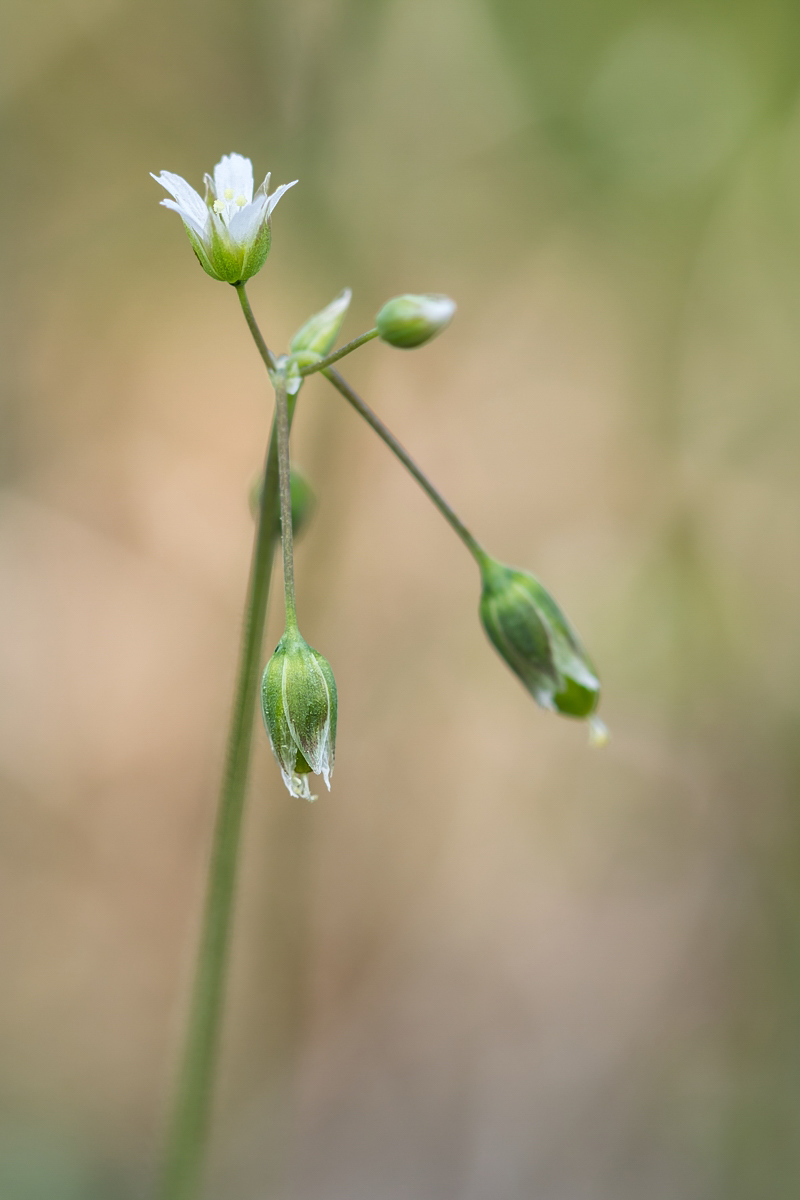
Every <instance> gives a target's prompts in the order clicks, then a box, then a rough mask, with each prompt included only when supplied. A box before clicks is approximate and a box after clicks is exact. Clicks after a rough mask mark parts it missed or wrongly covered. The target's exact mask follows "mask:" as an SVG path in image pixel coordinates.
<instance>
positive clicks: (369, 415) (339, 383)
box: [322, 369, 490, 567]
mask: <svg viewBox="0 0 800 1200" xmlns="http://www.w3.org/2000/svg"><path fill="white" fill-rule="evenodd" d="M322 373H323V375H324V376H325V378H326V379H328V380H330V382H331V383H332V384H333V386H334V387H335V388H336V389H337V390H338V391H339V392H341V394H342V395H343V396H344V398H345V400H347V401H349V403H350V404H352V406H353V408H354V409H355V410H356V412H357V413H358V414H359V416H362V417H363V418H364V420H365V421H366V422H367V424H368V425H370V426H371V427H372V428H373V429H374V430H375V432H376V433H377V435H378V437H379V438H381V439H382V440H383V441H384V442H385V443H386V445H387V446H388V447H389V449H390V450H391V452H392V454H394V455H395V456H396V457H397V458H399V459H400V462H401V463H402V464H403V466H404V467H405V468H406V470H408V471H410V472H411V474H412V475H413V476H414V478H415V479H416V481H417V483H418V484H419V486H420V487H421V488H422V490H423V491H424V492H426V493H427V495H428V496H429V497H430V499H431V500H432V501H433V503H434V504H435V505H436V507H437V508H438V510H439V512H440V513H441V514H442V516H443V517H444V519H445V520H446V521H447V522H448V523H449V524H450V525H451V527H452V528H453V529H454V530H455V532H456V533H457V534H458V536H459V537H460V538H461V541H462V542H463V543H464V545H465V546H466V547H467V549H468V550H469V552H470V554H471V555H472V557H473V558H474V559H475V561H476V562H477V564H478V566H479V567H483V566H486V564H487V563H488V562H489V561H490V559H489V555H488V554H487V553H486V551H485V550H484V549H483V547H482V546H481V544H480V543H479V542H478V540H477V538H475V537H473V535H472V534H471V533H470V531H469V530H468V529H467V527H466V525H465V524H464V522H463V521H462V520H461V518H460V517H459V515H458V513H456V512H455V511H454V510H453V509H452V508H451V507H450V505H449V504H448V503H447V501H446V500H445V498H444V496H443V495H442V493H441V492H440V491H439V490H438V488H436V487H434V485H433V484H432V483H431V481H430V479H428V476H427V475H426V474H425V472H424V471H423V470H422V469H421V468H420V467H418V466H417V464H416V463H415V462H414V460H413V458H412V457H411V455H410V454H409V453H408V451H407V450H406V449H405V447H404V446H402V445H401V444H400V442H398V440H397V438H396V437H395V436H394V434H393V433H392V431H391V429H389V428H388V427H387V426H386V425H384V423H383V421H382V420H381V419H380V417H379V416H378V415H377V413H374V412H373V411H372V409H371V408H370V406H369V405H368V404H367V402H366V401H365V400H362V399H361V397H360V396H359V394H358V393H357V392H355V391H353V389H352V388H351V387H350V384H349V383H348V382H347V381H346V380H345V379H343V378H342V376H341V375H340V374H339V372H338V371H333V370H330V369H327V370H323V372H322Z"/></svg>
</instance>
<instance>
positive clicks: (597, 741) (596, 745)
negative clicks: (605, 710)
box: [589, 717, 611, 750]
mask: <svg viewBox="0 0 800 1200" xmlns="http://www.w3.org/2000/svg"><path fill="white" fill-rule="evenodd" d="M610 740H611V734H610V733H609V732H608V726H607V725H606V723H605V721H601V720H600V718H599V717H590V718H589V745H590V746H591V747H592V748H593V749H595V750H602V748H603V746H607V745H608V743H609V741H610Z"/></svg>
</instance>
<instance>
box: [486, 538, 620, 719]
mask: <svg viewBox="0 0 800 1200" xmlns="http://www.w3.org/2000/svg"><path fill="white" fill-rule="evenodd" d="M481 576H482V582H483V591H482V593H481V600H480V610H479V611H480V617H481V621H482V622H483V627H484V629H485V630H486V633H487V635H488V637H489V640H490V641H491V642H492V644H493V645H494V647H495V649H496V650H497V651H498V653H499V654H500V655H501V656H502V657H503V658H504V659H505V661H506V662H507V663H508V665H509V667H510V668H511V670H512V671H513V672H514V674H515V675H516V676H517V677H518V678H519V679H520V680H521V681H522V683H523V684H524V686H525V687H526V688H527V690H528V691H529V692H530V694H531V695H532V696H533V698H534V700H535V701H536V702H537V704H540V705H541V706H542V708H549V709H551V710H552V711H554V712H558V713H561V714H562V715H563V716H566V717H578V718H579V719H583V718H587V717H589V718H590V717H591V716H592V714H593V713H594V710H595V709H596V708H597V704H598V702H599V699H600V681H599V680H598V678H597V673H596V671H595V668H594V665H593V664H592V661H591V659H590V658H589V655H588V654H587V653H586V651H585V649H584V648H583V645H582V643H581V641H580V639H579V637H578V635H577V633H576V632H575V630H574V629H573V628H572V626H571V625H570V623H569V621H568V620H567V618H566V617H565V616H564V614H563V613H562V611H561V609H560V608H559V607H558V605H557V604H556V602H555V600H554V599H553V597H552V596H551V595H550V593H549V592H548V591H547V590H546V589H545V588H544V587H542V585H541V583H539V580H538V579H536V578H535V577H534V576H533V575H530V574H529V573H528V572H527V571H517V570H515V569H514V568H513V567H506V566H503V564H502V563H499V562H496V561H495V560H494V559H487V561H486V562H485V563H484V564H483V566H482V567H481ZM600 728H601V725H600V723H599V721H598V720H597V719H595V721H594V723H593V725H592V730H593V731H597V733H599V730H600ZM603 728H604V727H603ZM593 738H594V740H598V739H597V735H596V734H593Z"/></svg>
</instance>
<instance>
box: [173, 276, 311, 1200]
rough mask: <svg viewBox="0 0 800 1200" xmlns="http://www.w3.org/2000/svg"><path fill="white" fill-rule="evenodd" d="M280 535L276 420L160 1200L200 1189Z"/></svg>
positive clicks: (186, 1199) (264, 350)
mask: <svg viewBox="0 0 800 1200" xmlns="http://www.w3.org/2000/svg"><path fill="white" fill-rule="evenodd" d="M237 291H238V293H239V299H240V301H241V304H242V308H243V309H244V314H245V317H246V319H247V323H248V325H249V326H250V331H251V333H252V334H253V338H254V340H255V343H256V346H257V347H258V350H259V353H260V354H261V357H262V358H263V360H264V362H265V364H266V365H267V367H270V366H271V364H272V363H274V359H273V357H272V354H271V353H270V351H269V348H268V347H267V344H266V342H265V341H264V338H263V337H262V336H261V332H260V330H259V329H258V326H257V325H256V323H255V319H254V317H253V314H252V311H251V309H250V305H249V303H248V302H247V297H246V295H245V292H244V287H243V286H242V285H237ZM293 413H294V397H293V398H292V404H291V412H289V413H288V414H286V415H287V421H288V423H290V422H291V419H292V416H293ZM277 536H278V436H277V431H276V427H275V422H273V425H272V432H271V434H270V440H269V448H268V450H267V456H266V465H265V469H264V486H263V489H262V493H261V505H260V508H259V514H258V524H257V528H256V534H255V541H254V544H253V557H252V562H251V566H250V579H249V582H248V587H247V600H246V602H245V610H244V628H243V632H242V641H241V648H240V652H239V668H238V674H237V679H236V689H235V693H234V702H233V712H232V714H231V722H230V730H229V734H228V747H227V753H226V760H225V773H224V776H223V780H222V787H221V791H220V798H219V807H218V809H217V817H216V823H215V827H214V835H213V842H212V849H211V862H210V866H209V875H208V890H207V893H206V901H205V910H204V914H203V925H202V931H201V935H200V948H199V952H198V958H197V966H196V970H195V977H194V984H193V990H192V995H191V1001H190V1010H189V1018H188V1026H187V1031H186V1040H185V1043H184V1047H183V1056H182V1061H181V1065H180V1073H179V1078H178V1087H177V1094H176V1098H175V1108H174V1112H173V1117H172V1124H171V1128H170V1131H169V1135H168V1141H167V1147H166V1155H165V1162H164V1173H163V1177H162V1181H161V1190H160V1197H161V1200H195V1197H196V1196H197V1194H198V1191H199V1188H200V1183H201V1176H202V1169H203V1161H204V1155H205V1148H206V1141H207V1135H208V1128H209V1121H210V1115H211V1104H212V1098H213V1086H214V1076H215V1070H216V1063H217V1056H218V1049H219V1036H220V1028H221V1023H222V1012H223V1004H224V993H225V977H226V969H227V963H228V954H229V947H230V933H231V925H232V919H233V907H234V898H235V891H236V870H237V860H238V854H239V843H240V836H241V828H242V816H243V812H244V801H245V793H246V788H247V775H248V769H249V765H250V748H251V743H252V734H253V710H254V708H255V705H256V697H257V694H258V682H259V679H258V676H259V670H258V668H259V660H260V656H261V644H262V641H263V635H264V621H265V616H266V611H267V600H268V598H269V587H270V577H271V573H272V560H273V558H274V550H275V543H276V541H277Z"/></svg>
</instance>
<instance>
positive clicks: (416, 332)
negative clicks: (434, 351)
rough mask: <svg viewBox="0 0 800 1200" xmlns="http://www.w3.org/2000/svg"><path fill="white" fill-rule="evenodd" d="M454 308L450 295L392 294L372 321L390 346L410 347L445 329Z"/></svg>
mask: <svg viewBox="0 0 800 1200" xmlns="http://www.w3.org/2000/svg"><path fill="white" fill-rule="evenodd" d="M455 311H456V304H455V301H454V300H451V299H450V297H449V296H411V295H406V296H395V297H394V299H393V300H387V302H386V303H385V304H384V306H383V308H382V309H381V311H380V312H379V313H378V315H377V317H376V318H375V324H376V325H377V327H378V333H379V334H380V335H381V337H382V338H383V340H384V341H385V342H388V343H389V345H390V346H399V347H400V349H401V350H410V349H412V347H414V346H421V345H422V344H423V342H428V341H430V339H431V338H434V337H436V335H437V334H438V333H441V332H442V330H443V329H446V328H447V326H448V325H449V324H450V322H451V321H452V319H453V314H454V313H455Z"/></svg>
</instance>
